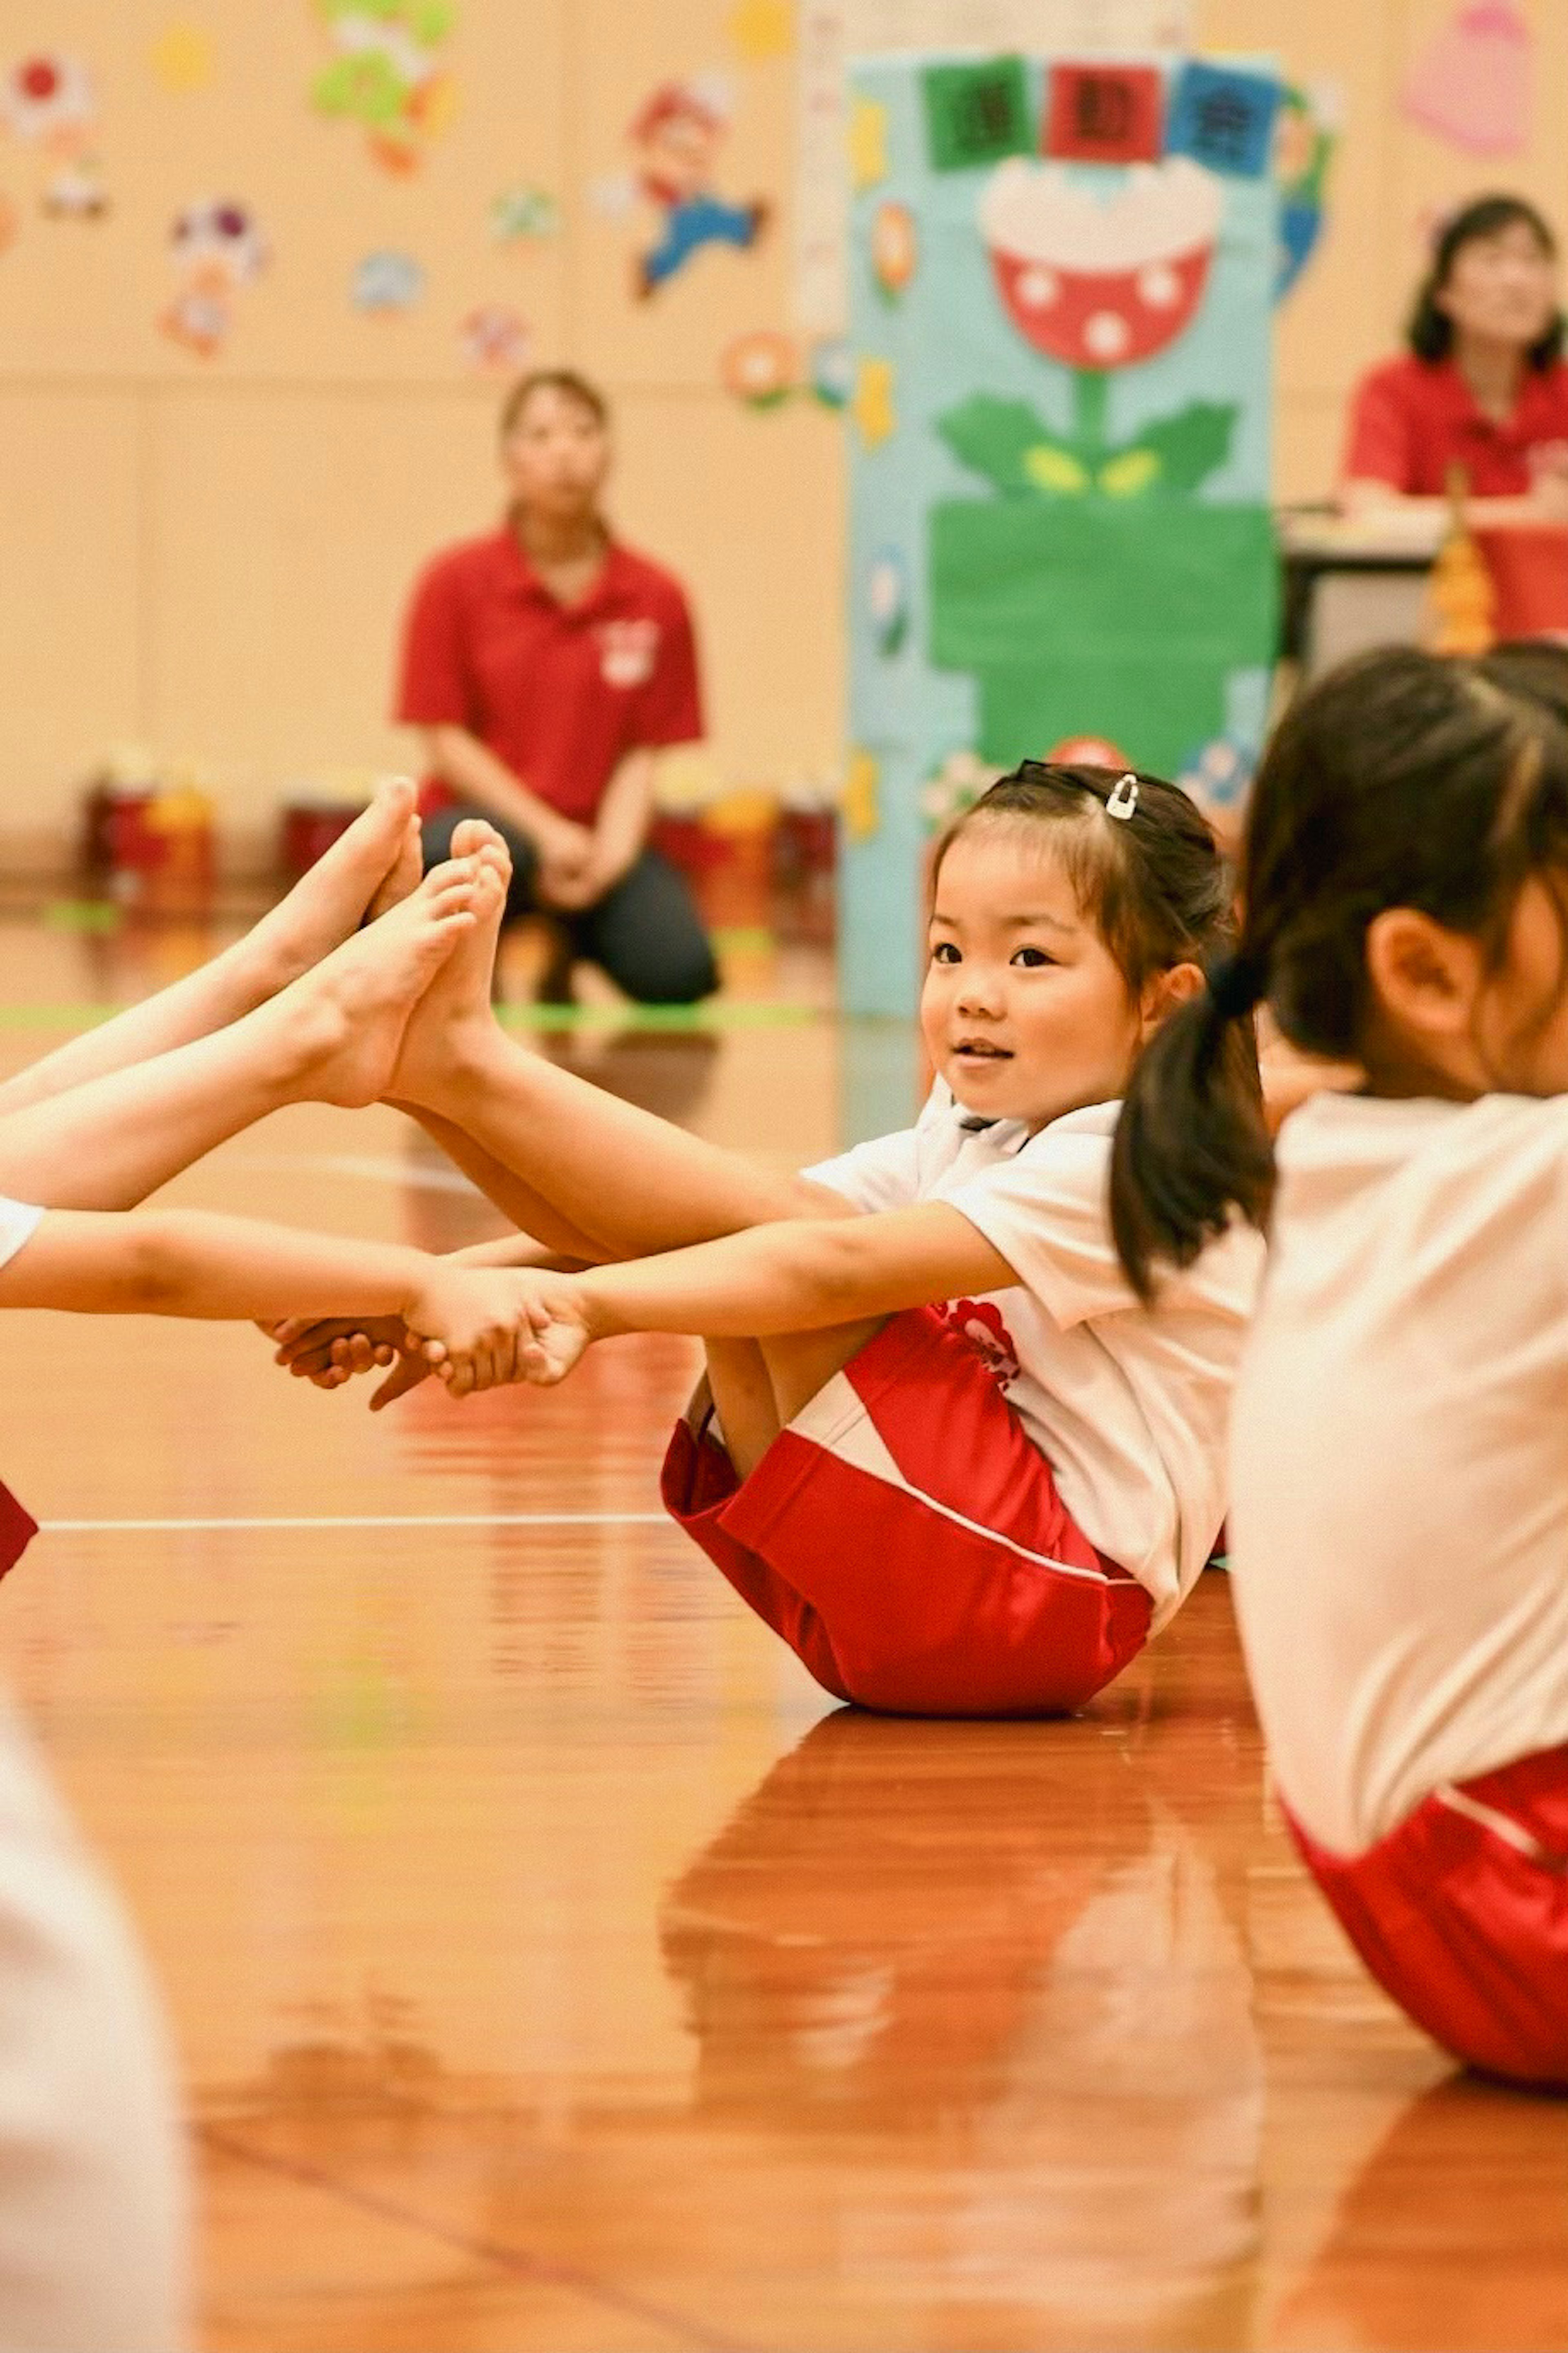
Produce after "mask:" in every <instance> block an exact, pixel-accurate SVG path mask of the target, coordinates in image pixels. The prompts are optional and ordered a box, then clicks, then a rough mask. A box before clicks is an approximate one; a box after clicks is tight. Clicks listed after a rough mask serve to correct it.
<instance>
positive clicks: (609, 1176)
mask: <svg viewBox="0 0 1568 2353" xmlns="http://www.w3.org/2000/svg"><path fill="white" fill-rule="evenodd" d="M488 833H489V828H488V827H485V826H482V825H476V826H475V827H474V828H472V830H471V832H470V833H460V834H458V835H457V836H455V837H454V840H453V849H455V850H458V851H463V852H467V851H468V850H469V849H471V848H472V847H473V846H474V845H475V844H476V843H477V842H478V841H479V839H481V838H483V837H484V836H485V835H487V834H488ZM498 921H499V918H498ZM483 928H484V927H481V930H480V931H479V932H476V933H475V934H474V936H473V937H472V938H471V939H469V940H468V941H466V942H464V943H463V944H461V946H460V947H459V949H458V952H457V954H455V955H454V956H453V957H452V959H451V962H450V964H449V965H447V966H446V967H445V968H444V969H443V971H442V973H441V975H440V977H439V978H438V980H437V983H436V985H435V986H434V987H432V988H431V990H430V992H429V994H428V995H427V996H426V998H425V999H424V1001H423V1003H422V1004H420V1005H419V1007H418V1008H416V1012H415V1014H414V1016H413V1018H412V1019H411V1020H410V1022H409V1024H408V1029H407V1031H406V1033H405V1038H404V1043H403V1050H402V1053H401V1054H400V1056H399V1058H398V1065H397V1070H396V1072H395V1077H394V1081H393V1084H392V1088H391V1090H390V1092H391V1098H392V1100H394V1101H395V1102H397V1103H402V1104H404V1105H405V1106H406V1107H410V1108H413V1109H414V1110H415V1111H416V1114H417V1115H418V1116H419V1117H420V1118H421V1119H422V1120H426V1115H429V1123H435V1122H445V1123H447V1126H448V1127H450V1128H457V1129H460V1130H461V1131H462V1133H463V1134H465V1135H467V1136H468V1137H469V1138H470V1139H471V1140H472V1142H473V1143H474V1144H475V1145H478V1146H479V1151H480V1153H481V1154H482V1155H484V1158H485V1160H486V1161H488V1162H489V1163H490V1164H496V1163H499V1164H500V1168H501V1169H502V1170H504V1171H506V1172H509V1173H510V1177H511V1179H513V1180H514V1181H515V1182H516V1183H518V1184H521V1186H522V1187H526V1188H527V1193H526V1198H527V1200H528V1201H530V1202H531V1203H533V1204H535V1205H537V1204H539V1203H543V1204H546V1205H548V1208H550V1209H551V1210H552V1211H553V1212H554V1214H555V1217H556V1219H557V1220H558V1221H564V1227H565V1228H566V1229H571V1230H572V1231H573V1232H574V1234H575V1235H576V1237H577V1241H576V1242H575V1243H574V1244H567V1243H564V1242H563V1243H560V1244H558V1245H557V1246H558V1247H562V1248H567V1247H571V1248H573V1249H574V1254H575V1255H577V1256H580V1257H592V1258H596V1259H618V1258H641V1257H647V1256H649V1255H651V1254H653V1253H656V1252H658V1251H661V1250H676V1249H679V1248H680V1247H681V1246H682V1245H683V1244H685V1243H688V1242H699V1241H710V1240H714V1239H715V1238H716V1237H717V1236H719V1235H720V1234H730V1233H737V1232H740V1231H741V1230H742V1229H743V1228H745V1227H748V1226H754V1225H764V1224H770V1223H772V1222H773V1220H774V1219H779V1218H800V1217H822V1216H837V1217H843V1216H845V1215H847V1208H846V1205H845V1203H844V1202H843V1201H842V1200H841V1199H839V1198H837V1196H836V1195H834V1194H832V1193H829V1192H827V1191H826V1188H824V1187H818V1186H814V1185H809V1184H807V1183H806V1182H805V1180H804V1179H803V1178H801V1177H797V1176H777V1175H774V1174H773V1173H771V1172H770V1171H768V1170H766V1169H763V1168H758V1167H755V1166H753V1165H752V1162H750V1161H749V1160H746V1159H743V1158H742V1156H741V1155H739V1154H738V1153H732V1152H725V1151H723V1150H721V1148H720V1147H719V1146H718V1145H712V1144H705V1143H703V1142H701V1141H700V1139H699V1138H698V1137H696V1136H694V1135H689V1134H687V1133H686V1131H685V1130H684V1129H683V1128H679V1127H676V1126H673V1125H672V1124H670V1122H669V1121H668V1120H663V1119H659V1118H658V1117H657V1116H656V1115H655V1114H654V1113H651V1112H646V1111H641V1110H639V1109H638V1108H637V1106H636V1105H635V1104H632V1103H622V1102H621V1101H620V1100H619V1099H618V1098H617V1097H616V1096H614V1095H609V1094H605V1092H604V1091H603V1090H602V1089H601V1088H599V1087H595V1086H593V1085H591V1084H590V1083H589V1082H587V1081H586V1080H584V1079H579V1078H576V1077H574V1075H573V1074H572V1073H571V1072H570V1071H562V1070H559V1069H557V1068H556V1066H555V1065H554V1064H553V1063H552V1062H547V1061H546V1060H544V1059H543V1057H542V1055H539V1054H532V1053H529V1052H527V1051H526V1050H524V1049H523V1048H521V1047H519V1046H516V1045H514V1044H513V1043H512V1041H511V1040H510V1039H509V1038H507V1037H506V1036H505V1035H504V1033H503V1032H502V1031H501V1029H500V1027H499V1026H498V1024H497V1022H496V1020H495V1017H494V1015H493V1013H492V1011H491V1009H490V997H489V976H490V968H491V965H492V963H493V961H494V943H493V940H491V939H489V938H488V937H487V936H483V935H482V934H483ZM429 1123H427V1124H429ZM439 1132H440V1131H439V1129H438V1128H437V1126H436V1125H434V1124H432V1133H433V1134H439ZM483 1165H484V1164H483V1162H480V1161H476V1162H475V1164H474V1165H473V1166H470V1169H469V1173H470V1174H472V1175H474V1176H475V1177H476V1181H477V1182H479V1184H481V1185H482V1186H483V1187H484V1188H485V1190H486V1191H487V1192H489V1193H490V1195H491V1198H492V1199H494V1200H495V1201H496V1204H497V1206H498V1208H502V1209H504V1210H505V1211H506V1212H507V1214H508V1215H509V1216H510V1215H519V1211H518V1209H517V1208H514V1206H513V1202H514V1200H515V1198H517V1197H515V1196H513V1197H512V1198H506V1197H504V1196H503V1192H502V1191H501V1190H500V1188H499V1187H498V1188H497V1189H493V1190H492V1185H491V1182H490V1180H489V1177H487V1176H485V1175H484V1174H482V1173H481V1169H482V1166H483ZM492 1173H493V1172H492ZM538 1218H539V1211H538V1208H537V1207H536V1206H535V1207H533V1208H525V1209H524V1210H523V1212H522V1213H521V1216H520V1222H521V1223H522V1224H523V1225H524V1227H525V1229H526V1230H527V1231H528V1232H530V1233H537V1234H538V1235H539V1237H540V1239H541V1240H552V1241H553V1240H554V1233H553V1232H548V1231H546V1230H545V1229H544V1228H543V1226H542V1224H541V1223H540V1222H538V1221H537V1220H538ZM559 1230H562V1227H561V1225H560V1223H559V1222H558V1224H557V1228H556V1231H559ZM590 1243H591V1244H592V1245H593V1247H592V1248H588V1247H586V1246H585V1245H587V1244H590Z"/></svg>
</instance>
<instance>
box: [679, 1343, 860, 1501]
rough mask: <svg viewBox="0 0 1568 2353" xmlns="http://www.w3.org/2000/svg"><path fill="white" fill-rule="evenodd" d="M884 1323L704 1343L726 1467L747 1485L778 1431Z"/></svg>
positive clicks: (792, 1418) (802, 1409)
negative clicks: (722, 1440)
mask: <svg viewBox="0 0 1568 2353" xmlns="http://www.w3.org/2000/svg"><path fill="white" fill-rule="evenodd" d="M886 1320H887V1319H886V1318H885V1317H884V1316H880V1315H874V1316H871V1317H869V1318H868V1320H866V1321H863V1322H861V1323H858V1324H833V1325H831V1326H830V1327H829V1328H828V1329H827V1330H826V1331H822V1332H788V1333H781V1334H779V1335H776V1336H774V1337H773V1338H772V1339H767V1340H709V1341H707V1342H705V1343H704V1345H705V1347H706V1349H707V1354H708V1382H709V1387H710V1388H711V1390H712V1392H713V1408H714V1411H715V1412H716V1413H717V1415H718V1417H719V1424H720V1427H721V1430H723V1433H724V1444H725V1448H726V1450H727V1451H728V1453H729V1457H730V1460H731V1462H732V1463H733V1464H734V1466H735V1468H736V1470H737V1471H738V1472H739V1473H740V1475H741V1477H742V1479H749V1478H750V1477H751V1475H752V1472H753V1471H754V1470H755V1469H756V1467H757V1465H758V1463H759V1462H760V1461H762V1459H763V1455H764V1454H765V1453H766V1452H767V1451H768V1449H769V1447H770V1446H771V1445H772V1444H773V1440H774V1439H775V1438H776V1437H777V1436H778V1434H779V1432H780V1430H784V1429H785V1428H786V1427H787V1426H788V1424H789V1423H790V1422H792V1421H793V1420H794V1419H795V1416H796V1414H797V1413H801V1412H804V1410H805V1408H806V1407H807V1406H808V1405H809V1404H810V1403H811V1400H812V1398H814V1397H816V1394H817V1392H818V1390H819V1389H822V1388H826V1385H827V1383H828V1382H829V1381H830V1380H831V1379H832V1378H833V1376H834V1374H835V1373H841V1372H842V1371H843V1370H844V1367H845V1366H846V1365H847V1363H848V1362H849V1360H850V1358H851V1357H852V1356H858V1355H859V1353H860V1351H861V1349H862V1348H863V1347H864V1346H865V1345H866V1343H867V1342H868V1340H874V1339H875V1338H876V1336H877V1335H878V1333H879V1331H880V1330H881V1328H882V1325H883V1324H884V1323H885V1322H886Z"/></svg>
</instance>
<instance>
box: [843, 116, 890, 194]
mask: <svg viewBox="0 0 1568 2353" xmlns="http://www.w3.org/2000/svg"><path fill="white" fill-rule="evenodd" d="M846 136H847V140H848V142H849V183H850V185H851V186H852V187H853V188H854V190H855V192H856V194H857V195H859V194H861V193H862V192H863V191H864V190H865V189H867V188H874V187H876V186H877V185H879V182H881V181H883V180H885V179H886V178H887V176H888V110H887V108H886V107H885V106H883V105H881V104H880V103H879V101H878V100H876V99H870V98H854V99H851V100H850V101H849V123H848V128H847V132H846Z"/></svg>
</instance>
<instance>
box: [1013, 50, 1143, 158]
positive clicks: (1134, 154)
mask: <svg viewBox="0 0 1568 2353" xmlns="http://www.w3.org/2000/svg"><path fill="white" fill-rule="evenodd" d="M1164 106H1165V85H1164V77H1163V75H1162V73H1161V72H1160V69H1159V68H1158V67H1157V66H1119V65H1083V66H1053V67H1052V68H1051V82H1050V94H1049V97H1048V99H1047V109H1046V122H1045V138H1044V141H1043V142H1042V143H1043V146H1044V150H1045V153H1047V155H1054V156H1057V157H1058V158H1059V159H1060V160H1061V161H1062V162H1063V163H1070V164H1155V163H1158V161H1159V159H1160V156H1161V154H1162V153H1163V138H1162V132H1163V115H1164Z"/></svg>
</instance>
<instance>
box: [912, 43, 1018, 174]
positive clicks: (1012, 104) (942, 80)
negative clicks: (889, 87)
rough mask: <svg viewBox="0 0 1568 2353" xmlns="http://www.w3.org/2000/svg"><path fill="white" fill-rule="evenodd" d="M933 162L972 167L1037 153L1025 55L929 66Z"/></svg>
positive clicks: (924, 82) (946, 168)
mask: <svg viewBox="0 0 1568 2353" xmlns="http://www.w3.org/2000/svg"><path fill="white" fill-rule="evenodd" d="M921 98H922V100H923V102H924V106H925V120H926V143H927V148H928V152H929V153H930V156H931V168H932V169H933V171H938V172H968V171H973V170H974V169H975V168H976V167H978V166H981V165H984V164H999V163H1000V162H1001V161H1002V159H1003V157H1004V156H1005V155H1027V154H1031V153H1033V151H1034V146H1035V127H1034V123H1033V122H1032V121H1031V119H1030V114H1029V84H1028V78H1027V76H1026V73H1025V71H1024V60H1023V58H985V59H984V60H983V61H976V62H975V63H973V64H971V63H968V62H965V63H963V64H962V65H940V66H927V67H926V68H925V69H924V70H923V72H922V73H921Z"/></svg>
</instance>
